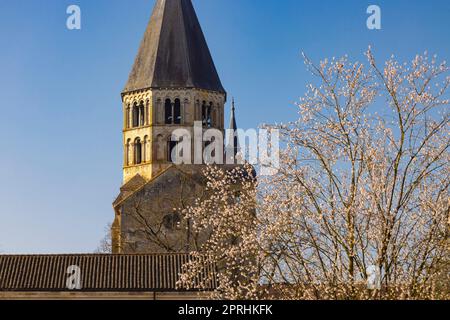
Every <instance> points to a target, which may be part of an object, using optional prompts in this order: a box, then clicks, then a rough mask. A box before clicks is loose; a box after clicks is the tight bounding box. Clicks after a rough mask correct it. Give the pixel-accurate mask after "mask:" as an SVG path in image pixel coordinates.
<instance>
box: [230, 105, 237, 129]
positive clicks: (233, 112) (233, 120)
mask: <svg viewBox="0 0 450 320" xmlns="http://www.w3.org/2000/svg"><path fill="white" fill-rule="evenodd" d="M230 129H231V130H234V131H236V130H237V124H236V105H235V101H234V97H233V99H232V102H231V119H230Z"/></svg>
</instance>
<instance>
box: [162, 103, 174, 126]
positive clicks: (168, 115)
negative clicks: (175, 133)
mask: <svg viewBox="0 0 450 320" xmlns="http://www.w3.org/2000/svg"><path fill="white" fill-rule="evenodd" d="M164 110H165V121H166V124H172V123H173V109H172V101H170V99H166V103H165V106H164Z"/></svg>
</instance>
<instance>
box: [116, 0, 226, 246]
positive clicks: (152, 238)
mask: <svg viewBox="0 0 450 320" xmlns="http://www.w3.org/2000/svg"><path fill="white" fill-rule="evenodd" d="M226 98H227V96H226V92H225V90H224V88H223V86H222V83H221V81H220V79H219V76H218V74H217V71H216V68H215V66H214V62H213V60H212V57H211V54H210V52H209V49H208V45H207V44H206V40H205V37H204V35H203V32H202V29H201V27H200V24H199V21H198V19H197V16H196V14H195V11H194V8H193V6H192V3H191V0H157V1H156V5H155V8H154V10H153V13H152V16H151V19H150V22H149V24H148V27H147V30H146V31H145V34H144V38H143V40H142V43H141V46H140V48H139V52H138V54H137V56H136V60H135V62H134V65H133V68H132V70H131V73H130V76H129V79H128V82H127V84H126V86H125V88H124V90H123V92H122V102H123V106H122V107H123V114H124V121H123V150H124V160H123V162H124V165H123V184H122V187H121V188H120V193H119V195H118V197H117V198H116V200H115V201H114V203H113V206H114V211H115V219H114V223H113V226H112V229H111V234H112V247H113V252H114V253H148V252H153V253H155V252H189V251H192V250H195V248H198V246H199V244H201V243H202V241H204V240H205V238H204V237H205V236H206V235H203V234H195V233H194V232H193V231H192V228H191V222H190V221H189V220H186V219H184V218H183V217H182V215H181V211H180V210H181V209H182V208H185V207H186V206H188V205H189V204H193V203H194V202H195V201H196V199H198V197H199V196H200V195H204V194H205V185H204V177H203V176H202V171H203V170H202V168H203V167H204V166H202V165H197V164H195V165H180V166H176V165H174V164H173V163H172V162H173V161H172V160H173V159H172V150H174V148H177V143H176V142H172V133H173V131H174V130H176V129H184V130H185V131H184V132H186V130H187V131H188V132H190V134H191V138H192V139H193V138H194V124H195V123H197V124H198V123H201V126H202V127H203V130H206V129H210V128H213V129H217V130H220V131H222V132H224V131H225V129H224V106H225V102H226ZM191 145H192V147H193V148H194V146H195V145H196V144H195V143H194V141H192V143H191ZM204 146H206V143H205V144H204V145H203V147H204ZM175 150H178V149H175ZM183 153H184V150H183ZM191 153H192V157H194V152H191ZM183 160H186V158H185V157H183ZM192 160H194V159H192ZM192 163H194V161H192ZM224 167H227V166H224Z"/></svg>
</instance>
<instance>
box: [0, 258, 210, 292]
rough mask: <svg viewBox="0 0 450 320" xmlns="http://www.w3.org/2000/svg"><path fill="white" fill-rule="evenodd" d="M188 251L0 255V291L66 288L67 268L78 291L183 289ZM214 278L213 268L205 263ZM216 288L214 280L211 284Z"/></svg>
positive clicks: (208, 273) (206, 270) (62, 289)
mask: <svg viewBox="0 0 450 320" xmlns="http://www.w3.org/2000/svg"><path fill="white" fill-rule="evenodd" d="M189 259H190V255H189V254H149V255H95V254H88V255H0V291H69V289H68V288H67V284H66V283H67V279H68V278H69V277H70V274H69V273H67V272H68V268H69V267H70V266H77V267H79V268H80V273H81V286H82V289H81V291H91V292H102V291H114V292H121V291H136V292H140V291H145V292H147V291H149V292H154V291H155V292H161V291H164V292H173V291H183V290H182V289H180V288H178V286H177V281H178V279H179V274H180V273H181V267H182V265H183V264H184V263H186V262H187V261H189ZM204 274H205V275H209V276H210V277H211V278H212V279H215V268H213V267H209V266H205V273H204ZM215 287H216V283H215V280H213V281H211V287H210V288H208V289H213V288H215Z"/></svg>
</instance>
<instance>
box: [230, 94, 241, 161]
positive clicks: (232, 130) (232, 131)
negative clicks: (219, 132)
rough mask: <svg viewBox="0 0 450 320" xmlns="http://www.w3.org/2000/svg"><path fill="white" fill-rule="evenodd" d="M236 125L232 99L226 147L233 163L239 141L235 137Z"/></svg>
mask: <svg viewBox="0 0 450 320" xmlns="http://www.w3.org/2000/svg"><path fill="white" fill-rule="evenodd" d="M237 130H238V128H237V123H236V105H235V100H234V97H233V99H232V102H231V118H230V130H229V134H230V136H229V140H228V146H227V153H228V154H229V155H231V157H232V159H233V161H236V157H237V155H238V153H239V150H240V148H239V139H238V135H237Z"/></svg>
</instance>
